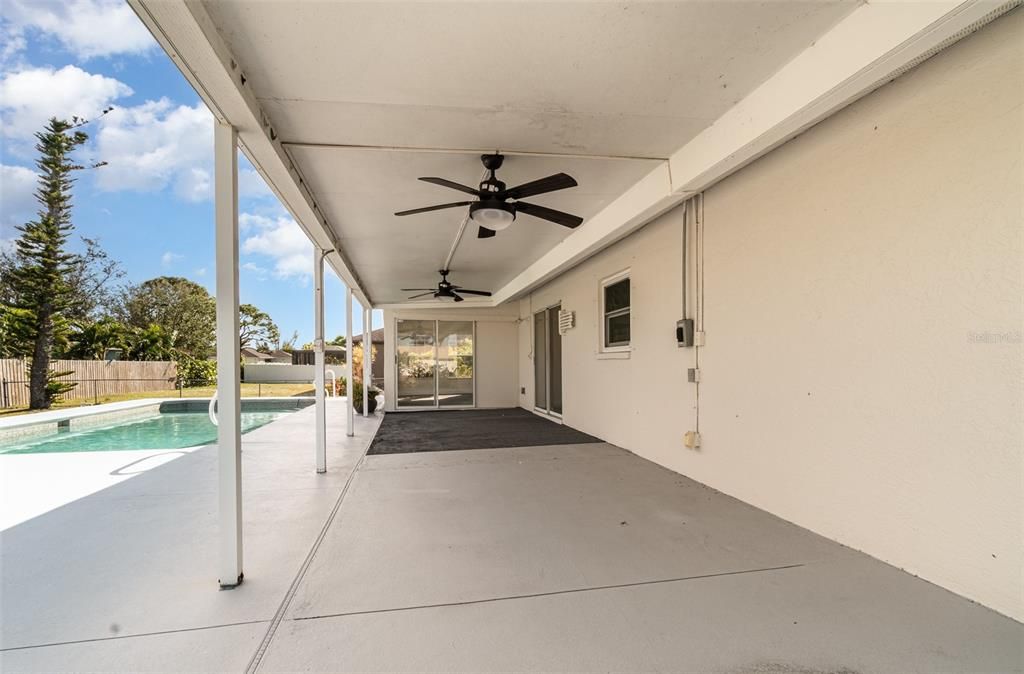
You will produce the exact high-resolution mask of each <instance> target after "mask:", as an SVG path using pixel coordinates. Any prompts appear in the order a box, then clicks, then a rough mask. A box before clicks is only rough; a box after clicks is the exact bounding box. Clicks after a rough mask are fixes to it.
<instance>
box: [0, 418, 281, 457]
mask: <svg viewBox="0 0 1024 674" xmlns="http://www.w3.org/2000/svg"><path fill="white" fill-rule="evenodd" d="M293 411H294V410H290V409H285V410H273V411H260V412H242V432H243V433H247V432H249V431H251V430H253V429H256V428H259V427H260V426H264V425H266V424H269V423H270V422H271V421H274V420H275V419H277V418H279V417H281V416H282V415H285V414H289V413H291V412H293ZM216 441H217V428H216V427H215V426H214V425H213V423H211V422H210V417H209V416H208V415H207V413H206V412H162V413H157V414H154V415H153V416H151V417H144V418H142V419H133V420H131V421H121V422H119V423H117V424H112V425H110V426H97V427H92V428H85V429H82V430H74V429H61V430H55V431H54V432H53V433H50V434H47V435H42V436H33V437H31V438H24V439H19V440H17V441H14V442H13V443H11V444H6V443H5V444H3V445H0V454H43V453H51V452H110V451H118V450H126V449H181V448H182V447H195V446H197V445H208V444H211V443H213V442H216Z"/></svg>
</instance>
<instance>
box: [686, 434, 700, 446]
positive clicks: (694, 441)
mask: <svg viewBox="0 0 1024 674" xmlns="http://www.w3.org/2000/svg"><path fill="white" fill-rule="evenodd" d="M683 443H684V444H686V446H687V447H689V448H690V449H697V448H698V447H700V433H698V432H697V431H686V435H684V436H683Z"/></svg>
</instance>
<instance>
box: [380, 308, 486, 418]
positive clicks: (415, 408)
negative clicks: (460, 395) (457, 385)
mask: <svg viewBox="0 0 1024 674" xmlns="http://www.w3.org/2000/svg"><path fill="white" fill-rule="evenodd" d="M402 321H419V322H425V321H430V322H432V323H433V324H434V404H433V405H406V406H405V407H402V405H401V398H400V397H399V395H398V380H399V379H401V373H400V372H399V370H400V365H399V348H400V347H399V343H398V334H399V332H398V325H399V323H401V322H402ZM442 322H444V323H469V324H470V325H472V326H473V353H472V357H473V402H472V404H470V405H441V404H440V402H441V401H440V399H439V398H440V380H441V378H440V368H439V367H438V353H439V348H440V347H439V345H438V323H442ZM394 385H395V388H394V391H395V411H396V412H436V411H438V410H471V409H475V408H476V400H477V398H476V394H477V391H476V389H477V386H476V321H457V320H452V319H444V318H441V319H437V318H395V381H394Z"/></svg>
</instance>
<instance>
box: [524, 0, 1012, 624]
mask: <svg viewBox="0 0 1024 674" xmlns="http://www.w3.org/2000/svg"><path fill="white" fill-rule="evenodd" d="M1022 83H1024V12H1022V11H1017V12H1014V13H1013V14H1011V15H1009V16H1007V17H1006V18H1003V19H1000V20H998V21H996V22H995V23H993V24H992V25H990V26H989V27H987V28H985V29H983V30H982V31H981V32H980V33H978V34H976V35H974V36H971V37H969V38H967V39H966V40H964V41H963V42H961V43H959V44H957V45H955V46H954V47H952V48H950V49H949V50H947V51H945V52H943V53H941V54H939V55H938V56H936V57H934V58H932V59H931V60H929V61H927V62H926V63H924V64H923V65H922V66H920V67H919V68H917V69H916V70H914V71H911V72H910V73H908V74H906V75H904V76H903V77H901V78H899V79H898V80H896V81H895V82H893V83H891V84H889V85H888V86H886V87H884V88H882V89H880V90H879V91H877V92H875V93H874V94H872V95H871V96H868V97H867V98H865V99H863V100H861V101H860V102H858V103H856V104H854V105H853V106H851V107H849V108H847V109H846V110H844V111H842V112H841V113H839V114H838V115H836V116H834V117H832V118H831V119H829V120H826V121H825V122H823V123H821V124H819V125H818V126H816V127H814V128H813V129H811V130H809V131H808V132H806V133H804V134H803V135H801V136H800V137H798V138H797V139H795V140H793V141H791V142H789V143H788V144H786V145H785V146H783V147H782V148H780V149H778V150H776V151H775V152H773V153H771V154H770V155H768V156H767V157H765V158H763V159H761V160H759V161H758V162H756V163H754V164H752V165H750V166H748V167H747V168H745V169H744V170H742V171H740V172H739V173H737V174H735V175H734V176H732V177H730V178H729V179H727V180H725V181H723V182H721V183H719V184H718V185H716V186H714V187H713V188H711V189H710V190H709V191H708V192H707V193H706V195H705V210H704V222H705V239H704V247H703V258H704V270H705V271H704V300H705V313H704V317H705V329H706V333H707V345H706V346H705V347H704V348H701V349H699V360H700V368H701V372H702V383H701V384H700V390H699V403H700V409H699V424H700V431H701V434H702V437H703V446H702V447H701V448H700V449H699V450H691V449H687V448H685V447H684V445H683V434H684V432H685V431H687V430H692V429H694V428H695V427H696V425H697V421H698V420H697V410H696V404H697V387H696V386H695V385H693V384H688V383H686V368H687V367H692V366H693V365H694V362H695V358H697V357H698V354H697V350H694V349H679V348H677V346H676V344H675V341H674V335H673V327H674V324H675V321H676V320H677V319H678V318H680V313H681V309H680V302H681V281H680V278H681V251H680V248H681V236H682V211H681V209H676V210H674V211H672V212H670V213H668V214H666V215H665V216H663V217H661V218H659V219H658V220H657V221H655V222H653V223H651V224H650V225H648V226H646V227H645V228H644V229H642V230H640V231H639V232H637V233H636V234H634V235H632V236H630V237H629V238H627V239H625V240H623V241H622V242H620V243H618V244H616V245H615V246H613V247H612V248H610V249H608V250H606V251H604V252H602V253H601V254H600V255H598V256H596V257H594V258H591V259H590V260H588V261H587V262H585V263H583V264H582V265H580V266H578V267H577V268H575V269H573V270H572V271H570V272H568V273H566V274H564V275H563V276H561V277H559V278H557V279H555V280H554V281H553V282H551V283H550V284H548V285H547V286H545V287H544V288H542V289H540V290H539V291H537V292H535V293H533V294H532V295H531V296H530V297H529V298H527V299H524V300H522V301H520V302H518V309H519V313H520V316H522V317H524V318H526V317H529V316H530V315H531V311H532V310H536V309H539V308H542V307H544V306H547V305H550V304H553V303H555V302H559V301H560V302H562V304H563V308H566V309H572V310H575V311H576V313H577V327H576V328H575V329H573V330H571V331H570V332H569V333H567V334H566V336H565V337H564V338H563V339H564V341H563V353H564V365H563V372H564V388H565V393H564V406H565V413H564V418H565V421H566V423H568V424H570V425H572V426H574V427H576V428H579V429H581V430H584V431H586V432H589V433H593V434H595V435H598V436H600V437H601V438H604V439H606V440H608V441H610V442H613V443H615V444H618V445H620V446H622V447H625V448H627V449H630V450H632V451H634V452H636V453H638V454H640V455H641V456H644V457H647V458H649V459H651V460H654V461H656V462H658V463H661V464H662V465H665V466H667V467H669V468H671V469H673V470H677V471H679V472H681V473H684V474H686V475H689V476H691V477H693V478H694V479H697V480H699V481H701V482H704V483H706V484H708V485H710V486H712V487H714V488H716V489H720V490H722V491H724V492H726V493H728V494H731V495H733V496H736V497H738V498H740V499H742V500H744V501H746V502H748V503H751V504H753V505H756V506H758V507H761V508H764V509H765V510H768V511H770V512H772V513H775V514H777V515H779V516H781V517H783V518H785V519H788V520H790V521H793V522H795V523H797V524H800V525H802V526H805V527H807V528H809V529H812V530H814V531H816V532H819V533H821V534H823V535H825V536H828V537H829V538H832V539H835V540H838V541H840V542H843V543H845V544H848V545H850V546H852V547H854V548H857V549H860V550H863V551H865V552H867V553H869V554H871V555H874V556H875V557H878V558H880V559H882V560H885V561H887V562H890V563H892V564H894V565H896V566H898V567H901V568H904V569H906V570H908V571H910V572H911V573H914V574H917V575H920V576H921V577H923V578H925V579H928V580H930V581H933V582H935V583H938V584H940V585H942V586H944V587H947V588H949V589H950V590H952V591H954V592H957V593H959V594H962V595H964V596H967V597H970V598H972V599H975V600H977V601H979V602H980V603H982V604H985V605H987V606H990V607H992V608H994V609H996V610H998V611H1000V612H1002V613H1004V614H1007V615H1010V616H1013V617H1015V618H1017V619H1024V598H1022V597H1024V584H1022V570H1024V553H1022V546H1024V543H1022V541H1024V516H1022V511H1024V488H1022V483H1024V463H1022V453H1024V391H1022V387H1024V370H1022V363H1024V345H1022V343H1021V332H1022V330H1024V310H1022V301H1024V300H1022V298H1024V283H1022V273H1024V250H1022V231H1024V220H1022V203H1024V191H1022V189H1024V187H1022V186H1024V169H1022V154H1024V148H1022V144H1024V112H1022V110H1024V84H1022ZM691 250H692V247H691ZM624 268H631V269H632V298H633V299H632V305H633V308H632V334H633V347H634V348H633V351H632V352H631V353H630V354H629V358H628V359H612V360H605V359H601V358H600V357H599V355H598V354H597V350H598V332H597V325H598V324H597V321H598V316H597V311H598V284H599V281H600V279H601V278H603V277H606V276H608V275H611V274H613V273H615V272H618V271H620V270H622V269H624ZM693 285H694V284H693V282H692V280H691V290H692V289H693ZM693 299H695V298H694V297H692V296H691V302H692V300H693ZM691 315H692V311H691ZM531 334H532V333H531V329H530V323H529V321H525V322H522V323H520V325H519V340H518V342H519V353H520V358H519V380H520V382H521V384H522V385H523V386H525V387H526V389H527V393H526V394H525V395H523V396H521V397H520V404H522V405H523V406H524V407H531V406H532V400H533V392H532V382H533V372H532V361H531V360H530V355H531Z"/></svg>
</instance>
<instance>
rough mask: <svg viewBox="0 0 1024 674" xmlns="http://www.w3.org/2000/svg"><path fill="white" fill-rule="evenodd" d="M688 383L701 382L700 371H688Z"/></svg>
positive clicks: (694, 369)
mask: <svg viewBox="0 0 1024 674" xmlns="http://www.w3.org/2000/svg"><path fill="white" fill-rule="evenodd" d="M686 381H688V382H690V383H691V384H696V383H698V382H699V381H700V370H698V369H697V368H695V367H691V368H689V369H688V370H686Z"/></svg>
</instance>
